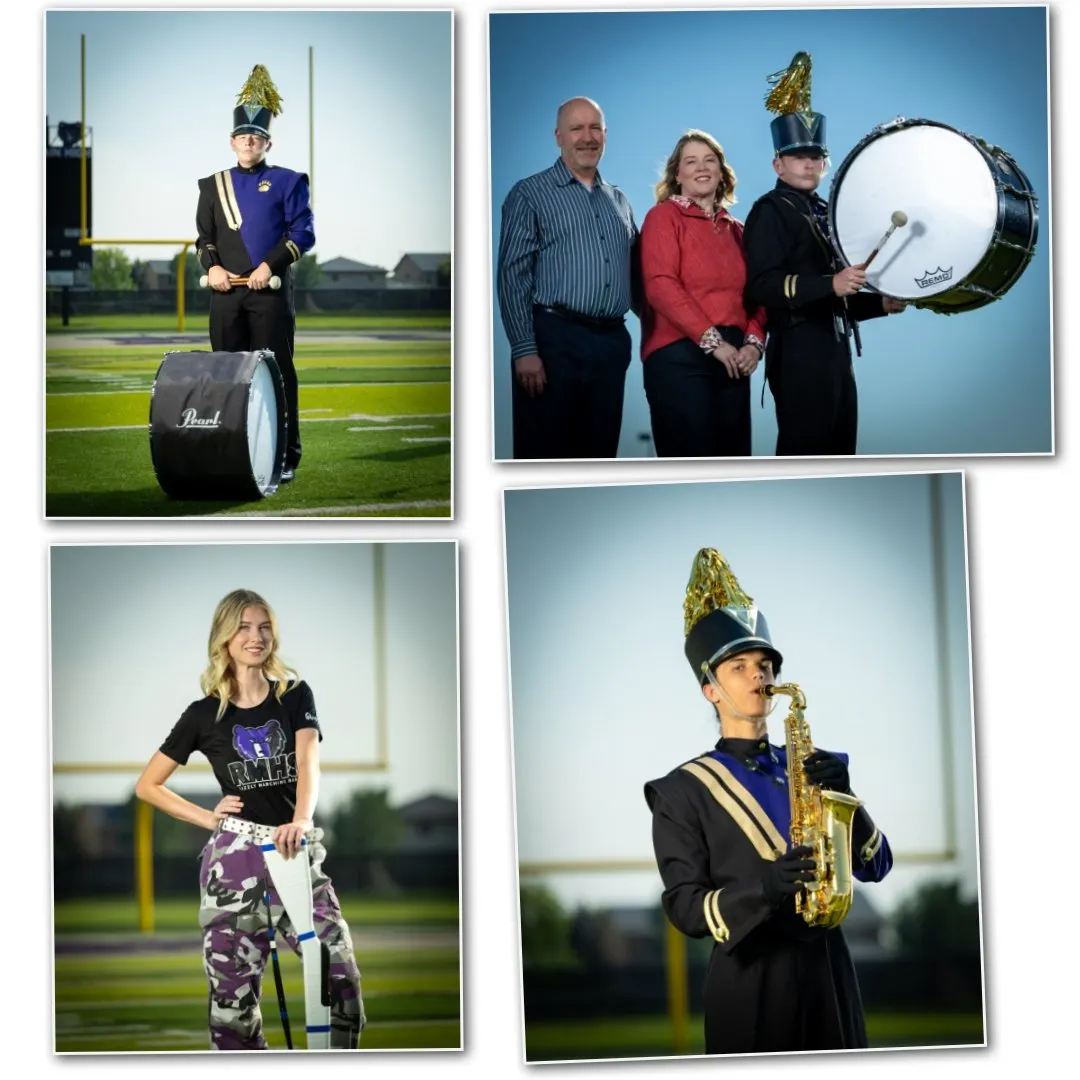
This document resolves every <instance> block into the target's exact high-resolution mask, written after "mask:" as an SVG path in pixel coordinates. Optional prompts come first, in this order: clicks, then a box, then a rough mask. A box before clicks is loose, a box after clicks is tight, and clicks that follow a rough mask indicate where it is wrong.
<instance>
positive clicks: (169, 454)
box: [150, 349, 286, 500]
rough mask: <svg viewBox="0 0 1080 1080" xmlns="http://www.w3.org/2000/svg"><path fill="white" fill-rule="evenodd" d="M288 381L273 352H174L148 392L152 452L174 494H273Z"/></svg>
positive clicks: (278, 471)
mask: <svg viewBox="0 0 1080 1080" xmlns="http://www.w3.org/2000/svg"><path fill="white" fill-rule="evenodd" d="M285 423H286V417H285V387H284V384H283V382H282V379H281V371H280V370H279V369H278V365H277V361H276V360H275V359H274V354H273V353H272V352H270V351H269V350H266V349H263V350H259V351H257V352H236V353H230V352H170V353H166V354H165V359H164V360H162V361H161V366H160V367H159V368H158V372H157V376H156V377H155V379H154V388H153V390H151V392H150V457H151V460H152V461H153V463H154V472H155V474H156V475H157V481H158V483H159V484H160V485H161V489H162V491H164V492H165V494H166V495H169V496H170V497H171V498H174V499H245V500H246V499H259V498H265V497H267V496H269V495H273V494H274V492H275V491H277V489H278V485H279V484H280V483H281V470H282V467H283V466H284V463H285Z"/></svg>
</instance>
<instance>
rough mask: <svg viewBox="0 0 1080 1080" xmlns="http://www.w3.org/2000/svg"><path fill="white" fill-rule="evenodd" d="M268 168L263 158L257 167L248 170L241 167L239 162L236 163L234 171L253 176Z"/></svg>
mask: <svg viewBox="0 0 1080 1080" xmlns="http://www.w3.org/2000/svg"><path fill="white" fill-rule="evenodd" d="M269 167H270V166H269V165H267V164H266V159H265V158H263V160H262V161H260V162H259V164H258V165H255V166H253V167H252V168H250V169H248V168H245V167H244V166H243V165H241V164H240V162H239V161H238V162H237V163H236V171H237V172H241V173H246V174H247V175H248V176H254V175H255V174H256V173H261V172H262V171H263V169H268V168H269Z"/></svg>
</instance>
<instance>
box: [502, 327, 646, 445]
mask: <svg viewBox="0 0 1080 1080" xmlns="http://www.w3.org/2000/svg"><path fill="white" fill-rule="evenodd" d="M533 332H534V334H535V335H536V349H537V353H538V354H539V356H540V359H541V360H542V361H543V364H544V374H545V375H546V377H547V385H546V386H545V387H544V390H543V392H542V393H540V394H537V395H536V397H529V395H528V394H527V393H526V392H525V391H524V390H523V389H522V388H521V386H520V385H519V384H518V381H517V379H516V378H515V379H514V380H513V387H514V388H513V407H514V457H515V458H613V457H615V456H616V455H617V454H618V451H619V430H620V428H621V427H622V409H623V389H624V387H625V385H626V369H627V368H628V367H629V366H630V333H629V331H628V330H627V329H626V327H625V326H624V325H623V324H622V323H621V322H616V323H614V324H613V325H611V326H610V327H603V328H602V327H593V326H588V325H585V324H583V323H580V322H576V321H574V320H573V319H571V318H568V317H566V316H564V315H557V314H553V313H551V312H548V311H545V310H544V309H543V308H539V307H538V308H534V309H533Z"/></svg>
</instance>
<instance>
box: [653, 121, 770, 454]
mask: <svg viewBox="0 0 1080 1080" xmlns="http://www.w3.org/2000/svg"><path fill="white" fill-rule="evenodd" d="M734 201H735V173H734V172H733V171H732V168H731V166H730V165H729V164H728V162H727V160H726V159H725V157H724V150H723V147H721V146H720V144H719V143H718V142H717V141H716V140H715V139H714V138H713V137H712V136H711V135H709V134H707V133H706V132H704V131H688V132H687V133H686V134H685V135H683V136H682V137H681V138H680V139H679V141H678V142H677V143H676V144H675V149H674V150H672V152H671V154H670V155H669V157H668V160H667V164H666V165H665V167H664V175H663V178H662V179H661V180H660V182H659V183H658V184H657V185H656V206H654V207H653V208H652V209H651V210H650V211H649V212H648V214H646V215H645V221H644V222H643V223H642V226H641V276H642V284H643V286H644V291H645V307H644V309H643V311H642V318H641V359H642V362H643V364H644V369H645V371H644V375H645V395H646V397H647V398H648V401H649V414H650V417H651V421H652V433H653V443H654V445H655V446H656V453H657V455H658V456H660V457H748V456H749V455H750V451H751V446H750V376H751V375H752V374H753V372H754V370H755V368H757V366H758V362H759V361H760V359H761V357H762V354H763V353H764V351H765V342H764V338H765V312H764V311H763V310H761V309H758V310H756V311H753V312H749V313H748V312H747V311H746V309H745V307H744V301H743V292H744V289H745V287H746V258H745V256H744V255H743V248H742V231H743V227H742V223H741V222H739V221H737V220H736V219H735V218H734V217H732V216H731V214H729V213H728V210H727V208H728V206H730V205H731V204H732V203H733V202H734Z"/></svg>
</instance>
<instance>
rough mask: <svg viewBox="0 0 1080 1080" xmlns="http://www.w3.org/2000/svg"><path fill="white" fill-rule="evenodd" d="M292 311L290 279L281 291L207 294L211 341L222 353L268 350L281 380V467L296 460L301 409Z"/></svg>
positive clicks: (292, 466) (243, 289) (240, 289)
mask: <svg viewBox="0 0 1080 1080" xmlns="http://www.w3.org/2000/svg"><path fill="white" fill-rule="evenodd" d="M295 336H296V313H295V310H294V308H293V294H292V281H291V280H286V281H283V282H282V287H281V289H280V290H274V289H249V288H247V287H246V286H244V285H239V286H234V287H233V288H232V289H230V290H229V291H228V292H227V293H222V292H217V291H216V290H215V291H214V292H213V293H211V295H210V346H211V348H213V349H214V350H215V351H221V352H254V351H255V350H256V349H269V350H270V351H271V352H272V353H273V354H274V359H275V360H277V364H278V367H279V368H280V369H281V378H282V381H283V382H284V383H285V411H286V423H285V430H286V435H285V440H286V441H285V446H286V449H285V468H286V469H295V468H296V466H297V465H299V464H300V413H299V405H298V394H297V385H296V368H295V366H294V365H293V340H294V338H295Z"/></svg>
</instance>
